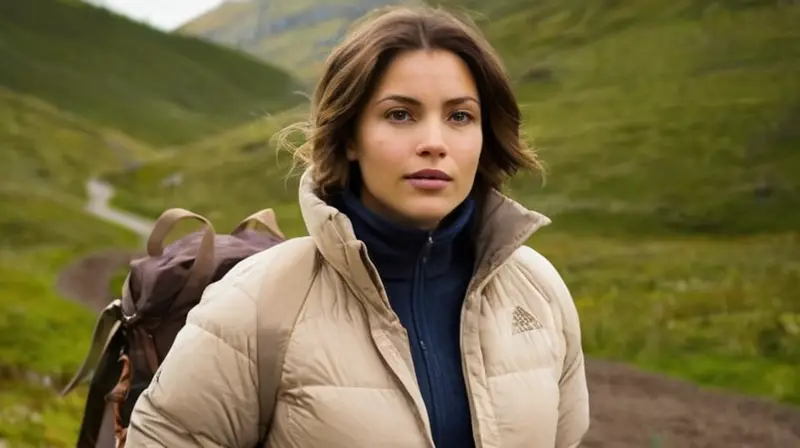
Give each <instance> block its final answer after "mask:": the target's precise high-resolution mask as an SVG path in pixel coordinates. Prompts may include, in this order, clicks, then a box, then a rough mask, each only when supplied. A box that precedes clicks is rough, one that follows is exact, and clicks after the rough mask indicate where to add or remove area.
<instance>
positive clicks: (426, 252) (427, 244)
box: [422, 233, 433, 263]
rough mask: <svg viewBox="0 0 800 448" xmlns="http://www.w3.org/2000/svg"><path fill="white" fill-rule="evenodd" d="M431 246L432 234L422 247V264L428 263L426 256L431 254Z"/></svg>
mask: <svg viewBox="0 0 800 448" xmlns="http://www.w3.org/2000/svg"><path fill="white" fill-rule="evenodd" d="M431 246H433V234H432V233H429V234H428V241H426V242H425V245H424V246H423V247H422V262H423V263H425V262H427V261H428V256H429V255H430V254H431Z"/></svg>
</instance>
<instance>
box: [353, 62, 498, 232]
mask: <svg viewBox="0 0 800 448" xmlns="http://www.w3.org/2000/svg"><path fill="white" fill-rule="evenodd" d="M480 111H481V108H480V98H478V91H477V88H476V86H475V81H474V80H473V78H472V75H471V73H470V71H469V68H468V67H467V65H466V64H465V63H464V61H463V60H461V58H459V57H458V56H457V55H455V54H453V53H450V52H447V51H441V50H418V51H410V52H405V53H401V54H399V55H398V56H397V57H396V58H395V59H394V60H393V62H392V63H391V64H390V65H389V67H388V68H387V70H386V72H385V73H384V74H383V76H382V78H381V80H380V81H379V83H378V85H377V87H376V89H375V92H374V94H373V95H372V97H371V98H370V99H369V102H368V103H367V105H366V106H365V108H364V110H363V111H362V113H361V115H360V116H359V120H358V122H357V124H356V132H355V139H354V141H353V142H351V144H350V145H349V146H348V149H347V156H348V159H349V160H351V161H357V162H358V164H359V167H360V168H361V174H362V177H363V190H362V192H361V199H362V201H363V202H364V205H365V206H367V207H368V208H370V209H371V210H372V211H374V212H376V213H378V214H381V215H383V216H384V217H386V218H389V219H392V220H394V221H397V222H401V223H404V224H408V225H412V226H414V227H418V228H422V229H427V230H430V229H434V228H436V226H438V224H439V223H440V222H441V221H442V219H444V218H445V217H446V216H447V215H448V214H449V213H450V212H452V211H453V210H454V209H455V208H456V207H457V206H458V205H459V204H460V203H461V202H462V201H463V200H464V199H465V198H466V197H467V195H468V194H469V192H470V190H471V189H472V185H473V183H474V182H475V175H476V172H477V170H478V161H479V160H480V155H481V148H482V147H483V133H482V131H481V115H480Z"/></svg>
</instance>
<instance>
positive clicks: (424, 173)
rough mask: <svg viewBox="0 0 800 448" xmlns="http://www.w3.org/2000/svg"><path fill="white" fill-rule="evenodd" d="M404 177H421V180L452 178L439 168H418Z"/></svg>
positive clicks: (448, 179)
mask: <svg viewBox="0 0 800 448" xmlns="http://www.w3.org/2000/svg"><path fill="white" fill-rule="evenodd" d="M405 178H406V179H423V180H439V181H451V180H453V178H452V177H450V176H448V175H447V173H445V172H444V171H440V170H431V169H426V170H419V171H417V172H415V173H412V174H409V175H407V176H405Z"/></svg>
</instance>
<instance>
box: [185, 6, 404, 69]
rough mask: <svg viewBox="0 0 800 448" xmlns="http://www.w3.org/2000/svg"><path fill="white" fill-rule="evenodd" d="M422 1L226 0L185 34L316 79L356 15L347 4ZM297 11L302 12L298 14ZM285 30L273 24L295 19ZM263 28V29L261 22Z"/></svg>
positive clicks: (186, 26)
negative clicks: (289, 0) (229, 47)
mask: <svg viewBox="0 0 800 448" xmlns="http://www.w3.org/2000/svg"><path fill="white" fill-rule="evenodd" d="M396 3H419V1H417V0H326V1H324V2H320V1H319V0H296V1H292V2H275V1H270V0H257V1H250V2H225V3H223V4H222V5H220V6H219V7H218V8H216V9H214V10H212V11H210V12H208V13H206V14H204V15H202V16H200V17H198V18H196V19H194V20H192V21H190V22H189V23H187V24H185V25H183V26H182V27H181V28H180V29H179V32H180V33H181V34H186V35H192V36H202V37H203V38H206V39H209V40H212V41H214V42H219V43H220V44H223V45H229V46H232V47H235V48H240V49H241V50H243V51H247V52H248V53H251V54H253V55H255V56H257V57H259V58H261V59H263V60H266V61H270V62H271V63H273V64H277V65H279V66H281V67H284V68H286V69H287V70H290V71H291V72H292V73H295V74H297V75H298V76H300V77H301V78H303V79H306V80H311V79H314V78H315V76H316V75H317V74H318V72H319V70H321V68H322V62H323V61H324V59H325V57H326V56H327V54H328V53H329V52H330V50H331V48H332V46H333V44H335V43H336V41H338V39H339V38H340V37H341V36H342V35H343V33H344V32H345V30H346V28H347V27H348V26H349V24H350V23H351V21H352V18H351V17H350V14H351V13H349V12H348V10H350V9H353V8H358V7H365V8H369V7H375V6H381V5H385V4H396ZM298 17H299V18H300V19H299V20H298ZM294 21H296V22H297V23H296V24H291V26H290V27H288V28H287V29H285V30H280V31H277V32H274V31H270V30H269V27H270V26H280V25H281V24H284V23H288V22H294ZM260 27H261V28H262V30H260V29H259V28H260Z"/></svg>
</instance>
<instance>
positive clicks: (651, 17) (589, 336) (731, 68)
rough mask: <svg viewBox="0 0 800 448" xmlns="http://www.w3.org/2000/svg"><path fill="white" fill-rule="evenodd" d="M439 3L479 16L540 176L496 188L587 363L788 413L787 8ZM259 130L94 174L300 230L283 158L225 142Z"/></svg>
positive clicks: (792, 258) (799, 100) (169, 202)
mask: <svg viewBox="0 0 800 448" xmlns="http://www.w3.org/2000/svg"><path fill="white" fill-rule="evenodd" d="M448 3H457V4H459V5H462V6H466V7H467V8H468V9H472V10H473V11H476V12H477V13H481V14H483V17H484V18H482V19H481V18H479V19H478V22H479V24H480V26H482V27H483V29H484V31H485V33H486V34H487V36H488V37H489V39H490V40H491V41H492V42H493V43H494V44H495V45H497V47H498V48H499V50H500V52H501V54H502V55H503V56H504V59H505V61H506V63H507V66H508V69H509V71H510V73H511V74H512V76H513V78H514V82H515V89H516V91H517V93H518V95H519V98H520V99H521V101H522V102H523V103H524V112H525V118H526V129H525V130H526V132H527V133H528V134H529V135H530V136H532V137H533V138H534V142H535V144H536V147H537V148H538V150H539V153H540V155H541V157H542V159H543V160H544V162H545V164H546V165H547V169H548V175H547V183H546V184H545V186H544V187H542V186H541V185H540V183H539V181H538V180H536V179H533V178H532V177H530V176H521V177H519V178H518V179H516V180H515V181H514V182H513V183H512V185H511V189H510V192H511V193H512V195H513V196H514V197H515V198H517V199H519V200H521V201H522V202H523V203H525V204H526V205H528V206H530V207H531V208H534V209H538V210H541V211H543V212H544V213H545V214H547V215H549V216H551V218H552V219H553V224H552V226H551V227H548V228H546V229H545V230H542V231H541V233H539V234H537V235H535V236H534V238H533V239H532V240H531V244H532V245H533V246H534V247H537V248H538V249H540V250H541V251H542V252H543V253H545V255H547V256H548V257H549V258H551V259H552V260H553V261H554V263H555V264H556V265H557V266H558V267H559V268H560V269H561V270H562V272H563V273H564V277H565V279H566V281H567V283H568V284H569V285H570V287H571V289H572V290H573V292H574V295H575V298H576V302H577V304H578V307H579V309H580V312H581V316H582V321H583V328H584V335H585V336H584V340H585V343H586V348H587V352H588V353H589V355H592V356H601V357H606V358H613V359H619V360H623V361H628V362H633V363H636V364H637V365H639V366H643V367H645V368H650V369H656V370H660V371H665V372H668V373H670V374H672V375H675V376H679V377H684V378H687V379H691V380H694V381H697V382H699V383H701V384H705V385H710V386H716V387H724V388H730V389H733V390H737V391H741V392H747V393H754V394H760V395H765V396H770V397H773V398H775V399H779V400H782V401H787V402H794V403H798V404H800V382H799V380H798V378H800V368H798V366H797V363H796V362H795V360H796V359H797V356H798V353H797V349H796V348H797V347H798V346H800V330H798V328H799V327H798V325H800V323H798V321H800V300H798V293H797V291H798V286H800V242H799V241H798V239H797V233H796V229H798V228H800V195H799V193H800V191H799V189H800V153H798V152H797V151H795V149H796V148H797V146H798V144H800V132H798V127H797V126H796V125H795V124H796V123H797V122H800V34H799V33H800V30H798V28H797V27H796V25H795V24H796V23H800V7H798V6H786V5H779V4H778V3H776V2H733V1H729V2H711V1H709V2H705V3H703V2H687V1H682V2H672V3H664V2H656V1H646V0H640V1H636V2H614V1H608V2H600V3H597V2H585V1H571V2H566V3H564V2H554V1H542V2H535V3H529V2H520V1H519V0H499V1H498V2H489V3H485V2H481V3H478V2H473V3H469V2H462V1H454V2H448ZM745 3H747V4H748V5H750V6H747V7H745V6H746V5H745ZM272 132H274V128H273V127H271V126H267V125H263V126H262V127H261V129H257V128H251V129H249V130H246V131H244V130H243V131H238V132H234V133H232V134H229V135H227V136H225V137H224V138H221V139H219V140H217V141H216V142H215V143H214V144H213V145H211V146H210V147H209V146H207V147H206V148H205V149H203V151H207V152H206V154H209V156H208V157H203V158H202V160H199V159H197V158H193V157H187V156H184V155H182V154H188V153H189V151H190V150H188V148H187V149H184V150H183V151H187V152H185V153H184V152H183V151H180V152H176V153H175V155H174V160H167V159H165V160H163V161H161V162H157V163H153V164H149V165H147V166H146V167H145V168H143V169H142V170H141V171H140V172H139V173H137V174H135V175H127V176H123V175H120V174H115V175H112V176H110V177H109V179H111V180H112V182H113V183H114V184H116V185H118V186H120V188H121V189H122V190H123V191H122V192H121V196H120V198H119V201H120V202H119V204H121V205H123V206H124V207H125V208H129V209H135V210H137V211H139V212H140V213H144V214H146V215H148V216H151V217H155V216H157V215H158V214H159V213H160V212H161V211H163V209H164V208H167V207H170V206H183V207H188V208H192V209H196V210H197V211H199V212H201V213H204V214H208V215H209V216H211V217H212V219H214V220H215V223H216V222H222V223H223V225H233V224H234V223H235V222H236V221H237V220H238V219H239V218H240V217H241V216H244V215H246V214H247V213H249V212H251V211H254V210H256V209H259V208H262V207H275V208H276V209H277V210H278V218H279V220H280V224H281V226H282V228H283V229H284V230H285V231H286V233H287V234H290V235H300V234H304V233H305V230H304V228H303V226H302V221H301V219H300V215H299V211H298V210H297V207H296V197H297V192H296V186H297V182H296V180H297V179H296V177H295V178H292V179H289V180H287V179H285V174H286V171H287V170H288V168H289V166H290V161H289V160H288V159H287V158H281V159H279V163H278V164H276V159H275V157H276V156H275V153H274V151H273V150H271V149H270V148H269V147H268V146H261V147H259V146H258V145H255V146H248V145H247V144H245V143H243V142H245V141H251V142H263V141H265V140H266V139H267V138H268V137H269V136H270V135H271V134H272ZM228 138H229V139H231V140H230V141H226V139H228ZM245 148H251V149H250V150H247V149H245ZM252 148H258V149H256V150H253V149H252ZM199 152H200V150H199V149H195V150H193V151H192V152H191V154H192V155H196V154H197V153H199ZM211 154H213V156H211ZM281 157H284V156H281ZM208 160H213V161H214V162H213V163H209V162H208ZM177 171H180V172H181V173H182V174H183V177H184V183H183V184H182V185H181V186H179V187H176V188H174V189H173V190H170V191H167V190H165V189H164V188H162V187H161V186H160V180H161V179H162V178H163V177H165V176H167V175H168V174H170V173H174V172H177ZM234 198H235V199H234Z"/></svg>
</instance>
